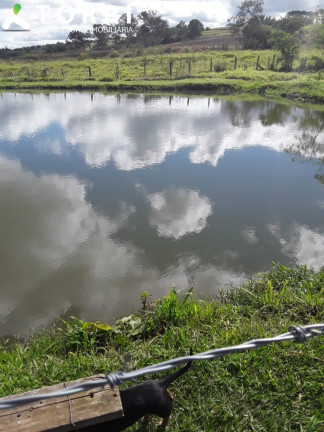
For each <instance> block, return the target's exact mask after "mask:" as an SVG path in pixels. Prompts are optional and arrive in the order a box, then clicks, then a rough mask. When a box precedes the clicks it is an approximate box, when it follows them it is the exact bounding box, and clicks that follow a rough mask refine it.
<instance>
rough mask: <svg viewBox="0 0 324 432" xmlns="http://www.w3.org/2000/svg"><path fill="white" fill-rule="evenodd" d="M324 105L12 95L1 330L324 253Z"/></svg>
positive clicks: (3, 208) (117, 306)
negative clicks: (318, 109) (316, 107)
mask: <svg viewBox="0 0 324 432" xmlns="http://www.w3.org/2000/svg"><path fill="white" fill-rule="evenodd" d="M323 160H324V113H323V111H316V110H313V109H308V108H306V107H304V108H303V107H302V108H301V107H296V106H293V105H290V104H284V103H277V102H272V101H269V100H245V101H244V100H241V101H235V100H229V99H219V98H214V97H208V96H205V97H198V96H193V95H192V96H168V95H160V96H156V95H140V94H122V95H111V94H108V95H104V94H100V93H95V94H90V93H66V94H64V93H52V94H44V93H40V94H13V93H4V94H2V96H1V99H0V226H1V230H0V262H1V275H0V293H1V301H0V323H1V327H0V334H1V335H6V334H12V333H16V334H17V333H19V334H25V333H27V332H29V331H30V330H31V329H34V328H38V327H39V326H41V325H43V324H49V323H50V322H51V321H52V320H53V319H55V317H57V316H59V315H67V316H69V315H72V314H75V315H77V316H78V317H80V318H82V319H87V320H95V319H101V320H104V321H109V320H113V319H114V317H116V316H120V315H124V314H129V313H131V312H132V311H134V310H135V309H136V308H138V307H139V305H140V294H141V293H142V292H143V291H149V292H150V293H152V294H153V296H154V297H155V298H156V297H159V296H161V295H165V294H166V293H167V291H168V289H169V288H170V287H171V286H173V285H175V286H176V287H177V288H179V289H183V290H186V289H188V288H189V287H190V286H195V287H196V289H197V291H198V292H203V293H208V294H209V295H213V294H215V292H217V290H218V289H219V287H227V286H228V285H229V284H230V283H234V284H237V283H239V282H240V281H242V280H243V279H244V278H248V277H251V276H253V275H254V274H255V273H257V272H259V271H263V270H266V269H268V268H269V267H270V266H271V262H272V261H276V262H280V263H283V264H294V263H301V264H307V265H308V266H313V267H314V268H316V269H318V268H320V267H321V266H322V265H323V264H324V169H323Z"/></svg>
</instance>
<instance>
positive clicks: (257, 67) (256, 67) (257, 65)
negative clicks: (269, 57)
mask: <svg viewBox="0 0 324 432" xmlns="http://www.w3.org/2000/svg"><path fill="white" fill-rule="evenodd" d="M259 60H260V56H258V58H257V62H256V66H255V70H258V69H259Z"/></svg>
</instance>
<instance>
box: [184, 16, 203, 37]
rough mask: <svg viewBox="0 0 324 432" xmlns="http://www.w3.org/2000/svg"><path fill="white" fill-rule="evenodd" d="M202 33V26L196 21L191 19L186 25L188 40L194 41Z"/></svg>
mask: <svg viewBox="0 0 324 432" xmlns="http://www.w3.org/2000/svg"><path fill="white" fill-rule="evenodd" d="M202 31H204V24H203V23H202V22H201V21H199V20H198V19H192V20H191V21H190V22H189V24H188V38H189V39H196V38H197V37H198V36H201V32H202Z"/></svg>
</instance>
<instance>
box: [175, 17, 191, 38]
mask: <svg viewBox="0 0 324 432" xmlns="http://www.w3.org/2000/svg"><path fill="white" fill-rule="evenodd" d="M175 31H176V41H183V40H185V39H187V37H188V26H187V24H186V23H185V22H184V21H180V22H179V23H178V24H177V25H176V26H175Z"/></svg>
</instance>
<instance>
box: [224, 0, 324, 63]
mask: <svg viewBox="0 0 324 432" xmlns="http://www.w3.org/2000/svg"><path fill="white" fill-rule="evenodd" d="M263 6H264V1H263V0H245V1H243V2H242V3H241V5H240V6H238V11H237V14H236V15H234V16H232V17H231V18H229V19H228V26H229V27H230V28H231V29H232V31H233V33H236V34H237V33H240V32H241V34H242V37H243V41H244V48H246V49H268V48H274V49H276V50H278V51H280V53H281V55H282V58H283V66H282V70H285V71H290V70H291V69H292V64H293V61H294V58H295V57H296V55H297V54H298V51H299V47H300V44H301V43H303V42H305V37H306V35H308V36H309V35H310V37H311V39H312V41H313V42H314V43H315V45H317V46H318V47H319V48H320V49H322V50H324V24H323V23H324V9H320V8H318V9H317V10H316V11H315V12H314V11H305V10H304V11H300V10H293V11H290V12H288V13H287V14H286V15H285V16H284V17H282V18H280V19H274V18H272V17H269V16H265V15H264V10H263ZM307 27H308V29H309V31H305V29H307Z"/></svg>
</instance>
